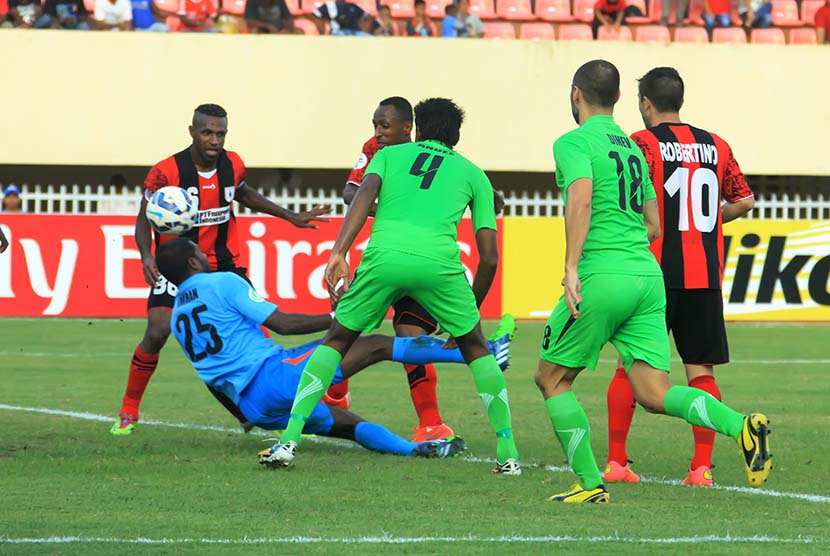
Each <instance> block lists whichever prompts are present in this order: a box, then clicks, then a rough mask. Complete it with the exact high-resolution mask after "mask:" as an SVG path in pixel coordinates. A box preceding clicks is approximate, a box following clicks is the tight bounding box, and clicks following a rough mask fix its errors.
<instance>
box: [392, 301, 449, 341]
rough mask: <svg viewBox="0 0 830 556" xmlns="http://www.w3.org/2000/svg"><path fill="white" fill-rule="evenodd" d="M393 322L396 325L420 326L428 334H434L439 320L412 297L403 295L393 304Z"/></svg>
mask: <svg viewBox="0 0 830 556" xmlns="http://www.w3.org/2000/svg"><path fill="white" fill-rule="evenodd" d="M392 311H393V313H392V322H393V323H394V325H395V326H398V325H399V324H408V325H413V326H420V327H421V328H423V329H424V330H426V333H427V334H434V333H435V332H437V331H438V321H437V320H435V317H433V316H432V315H430V314H429V313H428V312H427V310H426V309H424V308H423V307H421V306H420V305H418V303H417V302H416V301H415V300H414V299H412V298H411V297H408V296H407V297H402V298H401V299H400V300H399V301H398V302H397V303H395V304H394V305H392Z"/></svg>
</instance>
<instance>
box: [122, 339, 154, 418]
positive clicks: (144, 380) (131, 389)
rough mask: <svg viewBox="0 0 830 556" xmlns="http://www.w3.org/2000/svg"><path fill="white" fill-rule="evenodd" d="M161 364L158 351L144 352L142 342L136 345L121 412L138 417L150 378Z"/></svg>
mask: <svg viewBox="0 0 830 556" xmlns="http://www.w3.org/2000/svg"><path fill="white" fill-rule="evenodd" d="M158 364H159V354H158V353H144V350H143V349H141V344H139V345H137V346H136V347H135V351H134V352H133V360H132V361H131V362H130V376H129V378H128V379H127V391H126V392H125V393H124V402H123V403H122V404H121V413H126V414H128V415H135V416H136V417H138V406H139V405H140V404H141V398H142V396H144V391H145V390H146V389H147V384H148V383H149V382H150V378H151V377H152V376H153V373H154V372H155V371H156V366H157V365H158Z"/></svg>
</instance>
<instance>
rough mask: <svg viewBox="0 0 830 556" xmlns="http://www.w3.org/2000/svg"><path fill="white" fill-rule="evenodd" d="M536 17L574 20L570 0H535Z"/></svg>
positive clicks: (564, 21) (563, 20)
mask: <svg viewBox="0 0 830 556" xmlns="http://www.w3.org/2000/svg"><path fill="white" fill-rule="evenodd" d="M536 17H537V18H539V19H541V20H543V21H554V22H557V23H566V22H570V21H573V20H574V17H573V15H571V1H570V0H536Z"/></svg>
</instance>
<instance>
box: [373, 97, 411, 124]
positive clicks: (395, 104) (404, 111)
mask: <svg viewBox="0 0 830 556" xmlns="http://www.w3.org/2000/svg"><path fill="white" fill-rule="evenodd" d="M378 106H391V107H392V108H394V109H395V113H396V114H397V115H398V118H400V119H401V120H403V121H405V122H411V121H412V104H410V102H409V101H408V100H406V99H405V98H403V97H389V98H385V99H383V100H382V101H380V102H379V103H378Z"/></svg>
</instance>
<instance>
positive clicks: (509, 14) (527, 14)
mask: <svg viewBox="0 0 830 556" xmlns="http://www.w3.org/2000/svg"><path fill="white" fill-rule="evenodd" d="M496 15H498V16H499V17H500V18H501V19H506V20H509V21H532V20H534V19H536V17H535V16H534V15H533V8H532V7H531V5H530V0H496Z"/></svg>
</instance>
